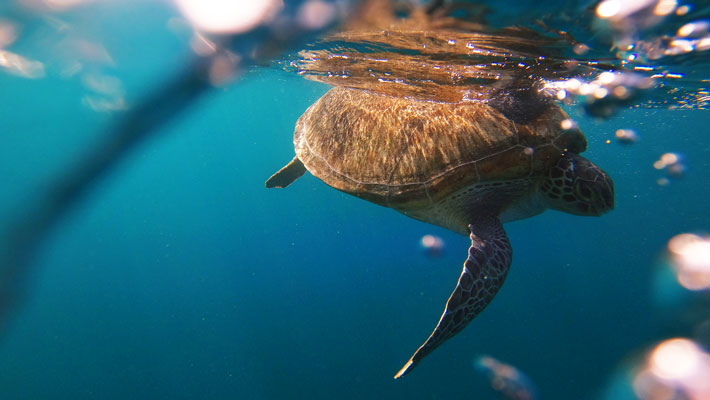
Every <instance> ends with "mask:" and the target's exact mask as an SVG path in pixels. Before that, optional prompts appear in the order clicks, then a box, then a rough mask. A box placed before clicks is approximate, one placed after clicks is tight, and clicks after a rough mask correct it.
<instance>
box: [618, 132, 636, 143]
mask: <svg viewBox="0 0 710 400" xmlns="http://www.w3.org/2000/svg"><path fill="white" fill-rule="evenodd" d="M614 135H615V136H616V141H617V142H619V143H621V144H633V143H636V142H638V140H639V136H638V134H637V133H636V131H634V130H633V129H617V130H616V133H615V134H614Z"/></svg>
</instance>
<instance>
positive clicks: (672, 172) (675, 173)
mask: <svg viewBox="0 0 710 400" xmlns="http://www.w3.org/2000/svg"><path fill="white" fill-rule="evenodd" d="M653 168H655V169H657V170H659V171H665V172H666V174H667V176H666V177H663V178H660V179H659V180H658V184H659V185H661V186H665V185H668V184H669V183H670V180H669V178H680V177H681V176H683V173H684V172H685V170H686V165H685V163H683V157H682V156H681V155H680V154H678V153H664V154H663V155H661V157H660V158H659V159H658V160H656V161H654V163H653Z"/></svg>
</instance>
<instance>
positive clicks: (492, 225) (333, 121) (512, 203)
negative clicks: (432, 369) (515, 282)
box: [266, 87, 614, 378]
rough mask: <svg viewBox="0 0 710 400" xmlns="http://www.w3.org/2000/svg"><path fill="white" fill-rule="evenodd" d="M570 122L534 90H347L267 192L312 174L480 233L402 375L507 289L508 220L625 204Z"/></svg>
mask: <svg viewBox="0 0 710 400" xmlns="http://www.w3.org/2000/svg"><path fill="white" fill-rule="evenodd" d="M566 118H568V117H567V115H566V114H565V113H564V111H562V110H561V109H560V108H559V107H558V106H557V105H555V104H554V103H550V102H546V101H544V100H541V99H539V98H537V97H536V96H529V95H525V96H516V95H511V97H510V98H507V99H503V100H500V99H492V100H491V101H489V102H482V101H477V102H460V103H440V102H433V101H425V100H416V99H412V98H400V97H393V96H389V95H384V94H378V93H375V92H370V91H367V90H361V89H349V88H345V87H335V88H332V89H331V90H330V91H328V92H327V93H326V94H325V95H323V97H321V98H320V99H319V100H318V101H316V102H315V103H314V104H313V105H312V106H311V107H309V108H308V110H306V112H305V113H304V114H303V115H302V116H301V118H299V119H298V122H297V123H296V129H295V133H294V146H295V150H296V157H295V158H294V159H293V160H292V161H291V162H290V163H289V164H288V165H287V166H285V167H284V168H282V169H281V170H280V171H278V172H277V173H276V174H274V175H273V176H272V177H271V178H270V179H269V180H268V181H267V182H266V187H285V186H288V185H289V184H290V183H291V182H293V181H294V180H296V179H297V178H298V177H300V176H301V175H303V174H304V173H305V171H306V170H308V171H309V172H310V173H311V174H313V175H314V176H316V177H317V178H319V179H321V180H322V181H323V182H325V183H327V184H328V185H330V186H332V187H334V188H336V189H338V190H341V191H343V192H346V193H349V194H352V195H354V196H357V197H360V198H363V199H365V200H369V201H371V202H373V203H376V204H379V205H382V206H385V207H390V208H393V209H395V210H397V211H399V212H401V213H403V214H405V215H407V216H410V217H412V218H416V219H418V220H421V221H424V222H428V223H432V224H435V225H439V226H442V227H444V228H447V229H450V230H452V231H454V232H458V233H460V234H464V235H469V236H470V239H471V247H470V248H469V251H468V258H467V259H466V261H465V262H464V266H463V271H462V272H461V275H460V277H459V280H458V284H457V285H456V288H455V289H454V292H453V293H452V294H451V296H450V297H449V300H448V301H447V303H446V308H445V309H444V313H443V315H442V316H441V319H440V320H439V323H438V324H437V326H436V328H435V329H434V331H433V332H432V334H431V335H430V336H429V338H428V339H427V340H426V342H425V343H424V344H423V345H422V346H421V347H419V349H418V350H417V351H416V352H415V353H414V355H413V356H412V357H411V359H410V360H409V361H408V362H407V363H406V364H405V366H404V367H403V368H402V369H401V370H400V371H399V372H398V373H397V374H396V375H395V378H400V377H401V376H403V375H405V374H406V373H408V372H409V371H411V370H412V368H413V367H414V366H415V365H416V364H417V363H418V362H419V361H420V360H421V359H422V358H424V357H425V356H426V355H427V354H429V353H430V352H431V351H432V350H434V349H435V348H436V347H437V346H439V345H440V344H441V343H443V342H444V341H446V340H447V339H449V338H451V337H452V336H454V335H455V334H457V333H458V332H460V331H461V330H462V329H463V328H464V327H465V326H466V325H467V324H468V323H469V322H470V321H471V320H473V318H474V317H475V316H476V315H478V313H480V312H481V311H482V310H483V309H484V308H485V307H486V306H487V305H488V303H489V302H490V301H491V299H492V298H493V297H494V296H495V294H496V293H497V292H498V290H499V289H500V287H501V285H502V284H503V281H504V280H505V276H506V274H507V272H508V269H509V267H510V263H511V260H512V248H511V246H510V242H509V241H508V237H507V236H506V233H505V231H504V230H503V225H502V223H503V222H508V221H512V220H516V219H521V218H527V217H530V216H533V215H536V214H539V213H540V212H542V211H544V210H545V209H547V208H551V209H555V210H560V211H565V212H568V213H571V214H577V215H594V216H598V215H601V214H603V213H605V212H607V211H609V210H611V209H612V208H613V207H614V187H613V182H612V180H611V178H609V176H608V175H607V174H606V173H604V171H602V170H601V169H599V168H598V167H597V166H596V165H594V164H592V162H590V161H589V160H587V159H585V158H583V157H582V156H580V155H579V153H581V152H582V151H584V150H585V148H586V140H585V138H584V136H583V135H582V133H581V132H580V131H579V130H577V129H571V130H563V129H561V128H560V123H561V122H562V121H563V120H564V119H566Z"/></svg>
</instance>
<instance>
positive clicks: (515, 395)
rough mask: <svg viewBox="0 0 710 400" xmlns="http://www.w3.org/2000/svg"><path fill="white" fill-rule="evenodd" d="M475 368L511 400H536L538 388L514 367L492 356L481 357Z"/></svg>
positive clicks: (492, 385)
mask: <svg viewBox="0 0 710 400" xmlns="http://www.w3.org/2000/svg"><path fill="white" fill-rule="evenodd" d="M474 367H475V368H476V369H477V370H478V371H480V372H483V373H484V374H485V375H486V376H487V377H488V380H489V383H490V386H491V388H493V390H495V391H496V392H498V393H500V394H501V395H503V396H504V397H505V398H507V399H511V400H535V399H537V388H536V387H535V384H534V383H533V382H532V380H531V379H530V378H528V377H527V375H525V374H524V373H523V372H522V371H520V370H519V369H517V368H515V367H514V366H512V365H508V364H505V363H503V362H501V361H499V360H496V359H495V358H493V357H491V356H485V355H483V356H479V357H478V358H477V359H476V360H475V362H474Z"/></svg>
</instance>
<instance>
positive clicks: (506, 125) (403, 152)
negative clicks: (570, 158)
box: [294, 87, 586, 207]
mask: <svg viewBox="0 0 710 400" xmlns="http://www.w3.org/2000/svg"><path fill="white" fill-rule="evenodd" d="M567 118H568V116H567V114H565V112H564V111H562V109H560V107H559V106H557V105H556V104H554V103H549V104H548V105H546V106H545V107H543V108H542V109H541V110H540V112H539V113H538V115H537V116H536V117H535V118H528V119H527V120H525V121H524V123H521V121H518V123H516V122H515V121H513V120H511V119H509V118H507V117H506V116H505V115H504V114H503V113H501V112H500V111H499V110H498V109H496V108H495V107H493V106H492V105H490V104H489V103H487V102H483V101H476V102H472V101H469V102H458V103H442V102H434V101H426V100H417V99H412V98H404V97H394V96H391V95H385V94H378V93H375V92H371V91H367V90H362V89H350V88H346V87H334V88H332V89H331V90H330V91H328V92H327V93H326V94H325V95H323V97H321V98H320V99H319V100H318V101H316V102H315V103H314V104H313V105H312V106H311V107H309V108H308V110H306V112H305V113H304V114H303V115H302V116H301V117H300V118H299V119H298V122H297V123H296V129H295V134H294V147H295V150H296V155H297V156H298V158H299V159H300V160H301V162H303V164H304V165H305V167H306V169H308V171H309V172H311V173H312V174H313V175H314V176H316V177H317V178H319V179H321V180H322V181H324V182H325V183H326V184H328V185H330V186H332V187H334V188H336V189H338V190H342V191H344V192H347V193H350V194H353V195H355V196H358V197H362V198H364V199H366V200H369V201H372V202H375V203H378V204H382V205H386V206H390V207H392V206H411V205H415V204H416V203H423V202H426V203H430V202H432V201H437V200H440V199H443V198H445V197H446V196H448V195H450V194H452V193H453V192H455V191H457V190H459V189H461V188H464V187H467V186H469V185H473V184H476V183H483V182H491V181H506V180H513V179H520V178H525V177H534V176H537V175H542V174H544V173H545V172H546V171H547V169H548V168H549V167H550V166H551V164H553V163H555V162H556V161H557V160H558V159H559V157H560V155H561V154H562V152H565V151H570V152H574V153H579V152H582V151H584V150H585V148H586V140H585V138H584V136H583V135H582V133H581V132H580V131H579V130H577V129H571V130H563V129H561V127H560V123H561V122H562V121H563V120H564V119H567Z"/></svg>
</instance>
